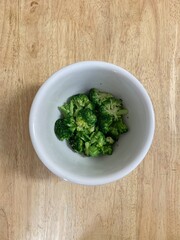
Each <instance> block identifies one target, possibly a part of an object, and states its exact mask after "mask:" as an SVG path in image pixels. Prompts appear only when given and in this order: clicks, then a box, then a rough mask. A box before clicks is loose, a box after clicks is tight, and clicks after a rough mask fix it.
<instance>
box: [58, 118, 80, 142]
mask: <svg viewBox="0 0 180 240" xmlns="http://www.w3.org/2000/svg"><path fill="white" fill-rule="evenodd" d="M75 129H76V123H75V121H74V118H73V117H67V118H62V119H58V120H57V121H56V122H55V127H54V131H55V134H56V136H57V138H58V139H60V140H64V139H66V140H68V139H69V138H70V137H71V136H72V135H73V133H74V131H75Z"/></svg>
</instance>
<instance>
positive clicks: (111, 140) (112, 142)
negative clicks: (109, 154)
mask: <svg viewBox="0 0 180 240" xmlns="http://www.w3.org/2000/svg"><path fill="white" fill-rule="evenodd" d="M106 142H107V143H108V144H114V142H115V141H114V139H113V138H112V137H106Z"/></svg>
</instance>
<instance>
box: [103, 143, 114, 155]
mask: <svg viewBox="0 0 180 240" xmlns="http://www.w3.org/2000/svg"><path fill="white" fill-rule="evenodd" d="M112 153H113V147H112V145H110V144H107V145H104V146H103V147H102V154H103V155H111V154H112Z"/></svg>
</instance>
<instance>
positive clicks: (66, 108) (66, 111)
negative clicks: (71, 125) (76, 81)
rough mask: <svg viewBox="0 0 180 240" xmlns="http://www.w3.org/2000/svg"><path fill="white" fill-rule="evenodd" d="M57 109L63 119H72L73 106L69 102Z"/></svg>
mask: <svg viewBox="0 0 180 240" xmlns="http://www.w3.org/2000/svg"><path fill="white" fill-rule="evenodd" d="M58 109H59V110H60V111H61V112H62V114H63V115H64V117H67V116H71V117H72V116H73V114H74V104H73V102H71V101H70V102H69V103H65V104H64V105H62V106H61V107H58Z"/></svg>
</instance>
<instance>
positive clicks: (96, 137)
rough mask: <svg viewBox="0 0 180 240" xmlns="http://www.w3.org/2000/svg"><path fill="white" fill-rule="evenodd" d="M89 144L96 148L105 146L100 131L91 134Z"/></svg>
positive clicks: (103, 137) (104, 140) (104, 139)
mask: <svg viewBox="0 0 180 240" xmlns="http://www.w3.org/2000/svg"><path fill="white" fill-rule="evenodd" d="M90 142H91V144H95V145H96V146H97V147H100V148H101V147H102V146H103V145H105V144H106V138H105V136H104V134H103V133H102V132H100V131H97V132H93V133H92V134H91V136H90Z"/></svg>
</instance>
